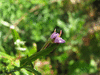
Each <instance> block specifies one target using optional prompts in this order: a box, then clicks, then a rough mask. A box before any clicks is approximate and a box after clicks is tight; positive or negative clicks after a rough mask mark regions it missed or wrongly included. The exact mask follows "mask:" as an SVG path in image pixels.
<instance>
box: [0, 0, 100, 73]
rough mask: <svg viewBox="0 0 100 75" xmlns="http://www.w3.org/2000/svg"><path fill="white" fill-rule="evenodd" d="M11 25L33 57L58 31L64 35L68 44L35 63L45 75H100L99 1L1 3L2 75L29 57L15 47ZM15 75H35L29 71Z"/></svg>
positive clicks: (17, 0)
mask: <svg viewBox="0 0 100 75" xmlns="http://www.w3.org/2000/svg"><path fill="white" fill-rule="evenodd" d="M11 25H14V26H15V27H16V30H17V32H18V33H19V35H20V37H21V40H23V41H25V42H26V43H25V45H26V46H27V48H28V49H29V55H31V54H33V53H35V52H36V51H37V52H38V51H39V50H40V49H41V47H42V46H43V44H44V43H45V42H46V40H47V39H48V38H49V37H50V35H51V34H52V32H53V30H54V29H55V28H56V29H57V32H59V31H60V30H62V31H63V33H62V38H63V39H64V40H66V43H64V44H60V45H59V47H58V48H57V49H56V50H54V51H53V52H51V53H50V54H49V55H48V56H46V57H43V58H40V59H38V60H36V61H35V62H34V63H33V64H34V66H35V69H36V70H38V71H39V72H41V73H42V74H43V75H96V74H97V75H99V74H100V60H99V58H100V1H99V0H0V74H2V73H3V72H6V71H11V70H13V68H14V65H16V66H19V62H20V61H19V60H20V57H22V56H26V55H27V52H26V51H21V50H18V49H16V47H15V46H14V40H13V37H12V34H11V30H10V28H9V27H10V26H11ZM13 74H16V75H26V74H29V75H32V73H30V72H28V71H26V70H25V69H21V70H20V71H19V72H15V73H13ZM13 74H12V75H13Z"/></svg>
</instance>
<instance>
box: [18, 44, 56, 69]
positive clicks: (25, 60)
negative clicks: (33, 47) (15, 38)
mask: <svg viewBox="0 0 100 75" xmlns="http://www.w3.org/2000/svg"><path fill="white" fill-rule="evenodd" d="M56 46H57V44H52V45H50V47H48V48H46V49H44V50H41V51H40V52H37V53H35V54H33V55H32V56H30V57H29V60H31V61H34V60H36V59H37V58H40V57H41V56H45V55H47V54H49V53H50V52H51V51H53V50H54V48H55V47H56ZM28 64H29V61H28V59H27V58H24V59H22V60H21V62H20V66H21V67H24V66H26V65H28Z"/></svg>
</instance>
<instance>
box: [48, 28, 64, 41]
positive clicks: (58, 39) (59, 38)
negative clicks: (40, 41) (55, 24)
mask: <svg viewBox="0 0 100 75" xmlns="http://www.w3.org/2000/svg"><path fill="white" fill-rule="evenodd" d="M61 34H62V30H61V31H60V34H59V33H56V29H55V30H54V33H52V35H51V36H50V38H51V39H53V42H54V43H65V40H63V39H62V38H61V37H60V36H61Z"/></svg>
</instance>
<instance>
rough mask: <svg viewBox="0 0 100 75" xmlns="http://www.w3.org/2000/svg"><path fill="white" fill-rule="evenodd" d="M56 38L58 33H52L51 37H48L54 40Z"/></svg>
mask: <svg viewBox="0 0 100 75" xmlns="http://www.w3.org/2000/svg"><path fill="white" fill-rule="evenodd" d="M57 36H59V33H56V32H54V33H52V35H51V36H50V37H51V39H54V38H56V37H57Z"/></svg>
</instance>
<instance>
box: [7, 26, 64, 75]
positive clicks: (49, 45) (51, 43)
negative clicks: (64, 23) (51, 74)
mask: <svg viewBox="0 0 100 75" xmlns="http://www.w3.org/2000/svg"><path fill="white" fill-rule="evenodd" d="M11 30H12V34H14V32H15V33H17V31H16V30H15V29H13V28H11ZM61 34H62V30H61V31H60V34H59V33H56V29H55V30H54V32H53V33H52V34H51V36H50V38H49V39H48V40H47V42H46V43H45V44H44V46H43V47H42V48H41V50H40V51H39V52H37V53H35V54H33V55H32V56H30V57H29V56H27V57H23V58H21V60H20V67H19V68H17V69H16V70H15V71H18V70H20V69H21V68H25V69H26V70H28V71H30V72H33V73H35V74H36V75H41V74H40V73H39V72H38V71H36V70H35V69H34V67H33V65H32V61H35V60H36V59H37V58H39V57H41V56H45V55H47V54H49V53H50V52H51V51H53V50H54V49H55V48H56V46H57V45H58V44H59V43H65V40H63V39H62V38H61V37H60V36H61ZM14 36H15V35H13V37H14ZM16 40H17V39H15V41H16ZM55 43H56V44H55ZM13 72H14V71H13ZM9 73H11V72H9Z"/></svg>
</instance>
